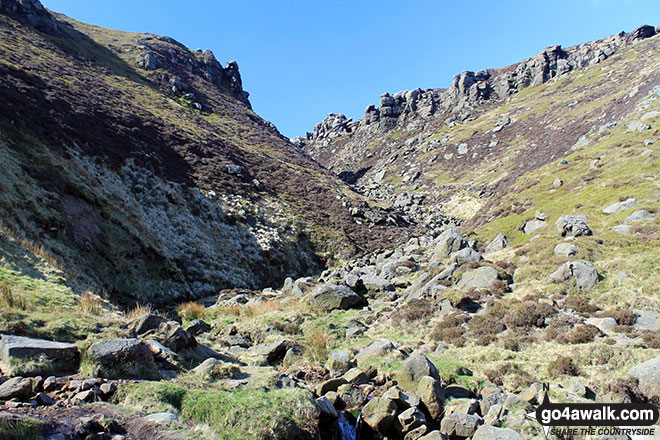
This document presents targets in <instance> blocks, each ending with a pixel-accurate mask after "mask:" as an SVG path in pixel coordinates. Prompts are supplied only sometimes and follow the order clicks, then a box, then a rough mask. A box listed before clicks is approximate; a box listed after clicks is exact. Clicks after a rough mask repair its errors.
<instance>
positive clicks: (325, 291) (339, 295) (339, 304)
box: [309, 284, 365, 312]
mask: <svg viewBox="0 0 660 440" xmlns="http://www.w3.org/2000/svg"><path fill="white" fill-rule="evenodd" d="M309 302H310V303H311V304H312V305H313V306H314V307H316V308H318V309H320V310H322V311H326V312H329V311H331V310H335V309H350V308H352V307H356V306H360V305H363V304H364V302H365V300H364V298H363V297H361V296H360V295H358V294H357V293H355V292H354V291H353V290H352V289H351V288H350V287H348V286H342V285H339V284H321V285H320V286H317V287H316V288H315V289H314V290H313V291H312V293H311V295H310V297H309Z"/></svg>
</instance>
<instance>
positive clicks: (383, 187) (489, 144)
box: [295, 26, 658, 220]
mask: <svg viewBox="0 0 660 440" xmlns="http://www.w3.org/2000/svg"><path fill="white" fill-rule="evenodd" d="M655 33H656V30H655V28H653V27H651V26H642V27H640V28H639V29H637V30H635V31H634V32H632V33H627V34H626V33H623V32H622V33H619V34H617V35H614V36H611V37H608V38H604V39H602V40H598V41H594V42H590V43H585V44H581V45H578V46H574V47H570V48H567V49H563V48H561V47H560V46H551V47H549V48H546V49H544V50H543V51H542V52H541V53H539V54H538V55H536V56H534V57H532V58H530V59H527V60H524V61H522V62H521V63H518V64H514V65H512V66H508V67H505V68H501V69H490V70H486V71H481V72H477V73H473V72H462V73H461V74H460V75H457V76H456V77H455V78H454V81H453V83H452V84H451V86H450V87H449V88H448V89H429V90H421V89H418V90H412V91H406V92H400V93H397V94H394V95H389V94H388V93H386V94H384V95H383V96H382V97H381V100H380V107H378V108H377V107H375V106H374V105H370V106H368V107H367V110H366V113H365V116H364V117H362V118H361V119H359V120H358V121H351V120H347V119H346V118H345V117H344V116H343V115H337V114H331V115H330V116H329V117H328V118H327V119H326V120H325V121H323V122H321V123H319V124H317V125H316V126H315V128H314V131H313V132H312V133H308V134H307V137H306V139H301V138H297V139H296V140H295V141H296V142H297V143H298V144H299V145H301V146H302V147H303V148H304V149H305V150H306V151H308V152H309V153H310V154H311V155H312V156H313V157H315V158H316V159H318V160H319V161H320V162H321V163H322V164H323V165H325V166H327V167H328V168H329V169H330V170H332V171H334V172H335V173H336V174H338V175H339V176H340V177H342V178H343V179H344V180H346V181H347V182H351V183H357V184H358V186H359V187H360V188H361V190H362V191H363V192H364V193H365V194H371V195H374V196H378V197H380V198H383V199H386V200H389V202H390V203H395V204H397V205H399V206H404V207H405V206H406V205H408V206H411V205H413V204H414V203H415V202H417V204H418V205H419V204H420V203H419V202H418V200H421V198H422V196H423V197H425V200H426V202H425V203H423V204H422V205H425V206H424V210H423V213H421V214H427V212H428V211H429V210H431V214H432V215H426V217H425V218H426V219H427V220H429V219H432V218H433V214H434V213H437V212H444V213H445V214H449V215H457V216H459V217H462V218H464V219H470V218H472V217H473V216H475V215H477V213H479V216H484V217H486V218H487V210H482V208H484V205H486V204H487V203H488V204H490V205H491V206H497V205H499V202H498V197H499V196H500V195H501V194H505V193H507V191H508V190H509V189H510V188H511V184H512V183H513V182H515V181H516V179H517V178H518V177H520V176H521V175H523V174H524V173H526V172H528V171H530V170H534V169H537V168H538V167H540V166H542V165H545V164H548V163H550V162H552V161H553V160H555V159H557V158H561V157H563V156H564V155H566V154H569V152H570V151H571V147H572V146H573V145H575V144H576V142H577V141H578V139H580V138H581V137H582V136H584V135H585V134H587V133H591V132H594V130H598V128H599V127H600V126H601V125H605V124H610V123H616V122H617V121H618V120H620V119H621V118H622V117H624V116H625V115H627V114H628V113H629V112H630V111H631V110H632V109H633V108H634V107H635V105H636V104H637V103H638V101H639V100H640V97H642V96H645V95H646V93H648V91H649V90H650V89H651V88H652V87H653V86H654V85H656V84H657V83H658V75H657V71H656V70H655V69H654V65H655V63H656V60H657V57H656V54H657V44H658V42H657V41H658V38H657V37H654V35H655ZM651 37H653V38H651ZM647 39H648V40H647ZM541 85H543V87H539V86H541ZM414 195H417V199H415V198H414V197H412V196H414ZM493 196H494V197H493ZM397 197H398V200H397ZM438 203H440V204H441V208H442V209H437V208H438Z"/></svg>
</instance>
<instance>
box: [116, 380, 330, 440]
mask: <svg viewBox="0 0 660 440" xmlns="http://www.w3.org/2000/svg"><path fill="white" fill-rule="evenodd" d="M205 387H206V389H199V388H196V387H193V386H188V387H185V386H182V385H179V384H175V383H169V382H142V383H135V384H129V385H126V386H124V387H122V388H121V389H120V390H119V392H118V396H117V401H118V402H119V404H120V405H121V406H123V407H126V408H128V409H130V410H133V411H137V412H139V413H142V414H151V413H155V412H173V413H175V414H179V415H180V417H181V418H182V420H184V421H187V422H189V423H191V424H204V425H208V426H210V427H211V429H212V430H213V431H214V432H215V434H216V435H217V436H218V437H219V438H222V439H226V440H242V439H246V440H247V439H271V438H281V439H286V438H289V436H290V435H291V433H292V432H295V431H296V430H300V429H313V426H312V424H313V423H314V420H315V417H316V411H317V410H316V408H315V404H314V399H313V397H312V394H311V393H310V392H309V391H307V390H303V389H300V388H289V389H267V388H263V387H257V386H255V387H250V388H240V389H231V390H227V389H222V388H213V387H212V386H209V385H208V384H207V385H205Z"/></svg>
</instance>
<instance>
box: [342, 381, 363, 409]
mask: <svg viewBox="0 0 660 440" xmlns="http://www.w3.org/2000/svg"><path fill="white" fill-rule="evenodd" d="M337 395H338V396H339V400H340V401H341V403H343V405H344V409H346V410H349V411H350V410H352V409H355V408H360V407H362V405H364V404H365V402H366V401H367V394H366V393H365V392H364V390H363V389H362V388H360V387H359V386H357V385H353V384H350V383H347V384H344V385H341V386H340V387H339V388H337Z"/></svg>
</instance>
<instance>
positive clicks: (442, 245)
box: [434, 228, 468, 259]
mask: <svg viewBox="0 0 660 440" xmlns="http://www.w3.org/2000/svg"><path fill="white" fill-rule="evenodd" d="M435 243H436V245H435V250H434V256H435V258H436V259H443V258H447V257H449V256H450V255H451V254H452V253H454V252H457V251H460V250H461V249H463V248H465V247H467V246H468V243H467V241H466V240H465V238H463V236H462V235H461V234H460V233H459V232H458V231H457V230H456V229H452V228H450V229H447V230H445V231H444V232H443V233H442V234H440V235H439V236H438V237H437V238H436V239H435Z"/></svg>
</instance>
